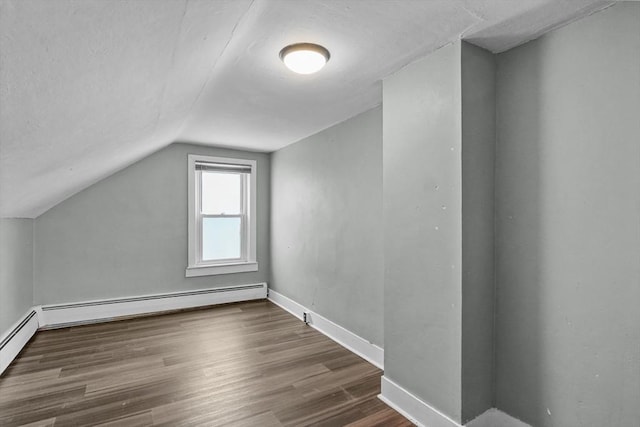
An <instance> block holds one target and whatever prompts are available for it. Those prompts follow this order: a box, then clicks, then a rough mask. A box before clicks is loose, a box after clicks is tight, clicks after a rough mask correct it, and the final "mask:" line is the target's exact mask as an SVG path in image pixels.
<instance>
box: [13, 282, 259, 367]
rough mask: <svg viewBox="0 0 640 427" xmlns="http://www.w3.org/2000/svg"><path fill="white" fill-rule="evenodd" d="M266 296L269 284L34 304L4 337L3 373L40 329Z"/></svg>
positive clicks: (106, 320)
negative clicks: (66, 302) (65, 302)
mask: <svg viewBox="0 0 640 427" xmlns="http://www.w3.org/2000/svg"><path fill="white" fill-rule="evenodd" d="M266 298H267V284H266V283H254V284H248V285H237V286H224V287H218V288H210V289H199V290H193V291H184V292H171V293H165V294H155V295H142V296H134V297H126V298H113V299H102V300H93V301H82V302H74V303H69V304H52V305H42V306H35V307H33V308H31V309H30V310H29V312H27V314H25V315H24V316H23V317H22V318H21V320H19V321H18V322H17V323H16V324H15V325H14V326H13V327H11V328H9V330H8V331H7V332H6V333H5V334H4V335H2V336H0V337H1V341H0V375H1V374H2V372H4V370H5V369H6V368H7V367H8V366H9V364H11V362H12V361H13V359H14V358H15V357H16V356H17V355H18V353H20V351H21V350H22V348H23V347H24V346H25V345H26V344H27V342H29V340H30V339H31V337H32V336H33V335H34V334H35V333H36V332H37V331H38V330H39V329H40V330H43V329H57V328H66V327H70V326H77V325H85V324H90V323H100V322H108V321H110V320H118V319H120V318H123V317H130V316H137V315H146V314H153V313H161V312H165V311H175V310H183V309H189V308H197V307H206V306H211V305H218V304H227V303H232V302H241V301H251V300H257V299H266Z"/></svg>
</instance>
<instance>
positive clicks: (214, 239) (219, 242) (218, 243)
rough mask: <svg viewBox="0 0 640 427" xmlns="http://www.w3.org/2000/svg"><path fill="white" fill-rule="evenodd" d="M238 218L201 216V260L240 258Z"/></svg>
mask: <svg viewBox="0 0 640 427" xmlns="http://www.w3.org/2000/svg"><path fill="white" fill-rule="evenodd" d="M240 224H241V221H240V218H202V260H203V261H211V260H216V259H228V258H240V242H241V238H240V235H241V233H240V228H241V227H240Z"/></svg>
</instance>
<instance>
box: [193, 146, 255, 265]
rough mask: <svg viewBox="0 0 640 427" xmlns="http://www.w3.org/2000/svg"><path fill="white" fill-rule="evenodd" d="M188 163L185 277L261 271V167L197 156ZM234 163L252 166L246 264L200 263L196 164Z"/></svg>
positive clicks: (252, 163) (249, 188) (245, 243)
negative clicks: (258, 218)
mask: <svg viewBox="0 0 640 427" xmlns="http://www.w3.org/2000/svg"><path fill="white" fill-rule="evenodd" d="M187 162H188V169H187V170H188V180H187V185H188V189H187V194H188V197H187V203H188V204H189V209H188V215H189V224H188V233H189V236H188V241H189V247H188V251H187V252H188V264H187V269H186V271H185V276H186V277H198V276H211V275H216V274H230V273H243V272H248V271H258V261H257V258H256V252H257V251H256V210H257V205H256V201H257V197H256V193H257V177H256V175H257V173H258V164H257V162H256V161H255V160H247V159H233V158H229V157H213V156H202V155H197V154H189V155H188V156H187ZM197 162H206V163H231V164H237V165H245V166H250V167H251V173H250V174H249V183H248V184H249V185H248V188H247V190H248V191H249V209H248V210H247V216H248V230H247V236H246V241H244V242H243V245H244V250H245V251H246V261H244V260H243V261H233V262H228V263H227V262H217V263H198V252H199V250H200V243H199V240H200V239H199V236H198V228H199V227H198V212H196V197H197V195H196V163H197Z"/></svg>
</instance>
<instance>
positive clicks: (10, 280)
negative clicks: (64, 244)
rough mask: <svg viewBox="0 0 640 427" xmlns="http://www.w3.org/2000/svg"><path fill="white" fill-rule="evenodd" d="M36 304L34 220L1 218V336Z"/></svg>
mask: <svg viewBox="0 0 640 427" xmlns="http://www.w3.org/2000/svg"><path fill="white" fill-rule="evenodd" d="M32 305H33V220H32V219H0V334H2V333H4V332H5V331H6V330H7V329H8V328H9V327H10V326H11V325H13V324H14V323H15V322H17V321H18V320H19V319H20V316H22V315H23V314H25V313H26V311H27V310H28V309H29V308H30V307H31V306H32Z"/></svg>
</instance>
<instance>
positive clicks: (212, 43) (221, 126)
mask: <svg viewBox="0 0 640 427" xmlns="http://www.w3.org/2000/svg"><path fill="white" fill-rule="evenodd" d="M609 4H611V2H610V1H603V0H562V1H558V0H521V1H514V0H351V1H349V0H333V1H329V0H322V1H320V0H318V1H304V0H299V1H292V0H255V1H250V0H126V1H125V0H82V1H72V0H55V1H51V0H0V216H1V217H35V216H38V215H39V214H41V213H42V212H44V211H46V210H47V209H49V208H50V207H52V206H54V205H55V204H57V203H59V202H60V201H62V200H64V199H65V198H67V197H69V196H70V195H72V194H74V193H76V192H78V191H80V190H81V189H83V188H86V187H87V186H89V185H91V184H92V183H94V182H96V181H97V180H99V179H102V178H104V177H106V176H108V175H110V174H112V173H113V172H115V171H117V170H119V169H122V168H123V167H126V166H127V165H129V164H131V163H133V162H135V161H137V160H139V159H141V158H142V157H145V156H146V155H148V154H150V153H152V152H154V151H156V150H158V149H160V148H162V147H164V146H166V145H168V144H170V143H171V142H174V141H185V142H194V143H198V144H207V145H217V146H228V147H235V148H243V149H251V150H261V151H273V150H276V149H278V148H281V147H283V146H285V145H287V144H290V143H293V142H295V141H297V140H299V139H301V138H304V137H306V136H308V135H311V134H313V133H315V132H317V131H320V130H322V129H325V128H327V127H329V126H331V125H332V124H334V123H337V122H340V121H342V120H345V119H347V118H349V117H351V116H354V115H356V114H358V113H360V112H362V111H365V110H367V109H369V108H371V107H374V106H376V105H378V104H379V103H380V102H381V83H380V80H381V79H382V78H383V77H385V76H387V75H389V74H390V73H392V72H394V71H396V70H397V69H399V68H400V67H402V66H403V65H405V64H407V63H409V62H411V61H413V60H415V59H417V58H420V57H421V56H424V55H426V54H428V53H429V52H431V51H433V50H435V49H437V48H438V47H440V46H443V45H445V44H447V43H449V42H452V41H454V40H457V39H459V38H460V37H463V38H464V39H466V40H469V41H471V42H472V43H475V44H477V45H479V46H482V47H485V48H487V49H489V50H491V51H493V52H500V51H504V50H507V49H509V48H511V47H513V46H516V45H518V44H521V43H523V42H525V41H527V40H530V39H532V38H535V37H537V36H539V35H541V34H542V33H544V32H546V31H548V30H549V29H551V28H554V27H556V26H558V25H561V24H563V23H566V22H568V21H570V20H573V19H576V18H579V17H581V16H584V15H587V14H589V13H592V12H594V11H596V10H599V9H602V8H604V7H606V6H608V5H609ZM298 41H310V42H315V43H320V44H322V45H324V46H326V47H327V48H328V49H329V50H330V51H331V61H330V62H329V63H328V64H327V66H326V67H325V69H324V70H323V71H322V72H321V73H319V74H316V75H311V76H301V75H296V74H293V73H291V72H290V71H288V70H287V69H285V68H284V66H283V65H282V63H281V62H280V60H279V58H278V52H279V50H280V49H281V48H282V47H283V46H285V45H287V44H291V43H293V42H298Z"/></svg>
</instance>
